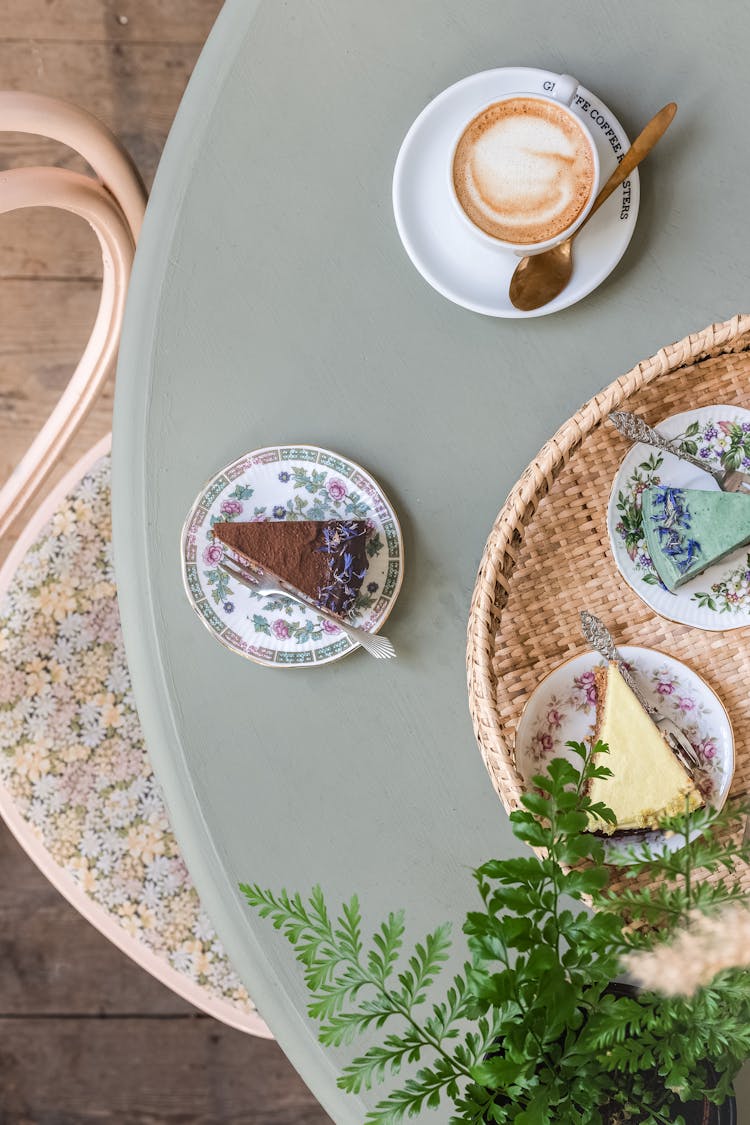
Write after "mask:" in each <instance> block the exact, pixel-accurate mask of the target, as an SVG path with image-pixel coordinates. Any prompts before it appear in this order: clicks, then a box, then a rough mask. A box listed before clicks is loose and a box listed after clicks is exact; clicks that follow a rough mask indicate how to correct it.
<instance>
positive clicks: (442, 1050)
mask: <svg viewBox="0 0 750 1125" xmlns="http://www.w3.org/2000/svg"><path fill="white" fill-rule="evenodd" d="M568 745H569V747H570V748H571V750H573V751H574V752H575V753H576V754H577V755H578V756H579V757H580V759H581V765H580V768H576V767H575V766H573V765H572V764H571V763H570V762H569V761H567V760H565V759H562V758H559V759H556V760H554V761H552V762H551V763H550V765H549V768H548V771H547V773H546V774H545V775H541V776H538V777H535V778H534V785H535V790H534V791H532V792H529V793H527V794H526V795H525V796H524V797H523V798H522V804H523V808H522V809H519V810H517V811H516V812H513V813H512V814H511V822H512V827H513V832H514V834H515V836H516V837H517V838H518V839H519V840H523V841H525V842H526V843H528V844H531V845H532V846H533V847H534V848H537V849H539V850H540V855H536V854H530V855H528V856H523V857H515V858H510V859H502V860H490V861H489V862H488V863H485V864H484V865H483V866H482V867H480V868H479V869H478V870H477V871H476V872H475V873H474V878H475V880H476V885H477V890H478V893H479V898H480V900H481V909H478V910H476V911H472V912H471V913H469V914H468V916H467V918H466V921H465V923H464V926H463V932H464V934H465V937H466V943H467V958H466V961H465V964H464V966H463V970H462V971H461V972H459V973H458V974H456V975H454V976H453V977H452V979H451V980H450V981H449V982H448V984H447V986H446V987H445V989H444V992H443V996H442V999H439V1000H437V1001H435V1000H434V999H433V998H432V996H433V991H434V990H433V985H434V984H435V982H436V979H437V977H438V976H439V974H440V973H441V970H443V969H444V967H445V962H446V961H447V959H448V954H449V950H450V947H451V928H450V926H449V925H448V924H445V925H442V926H438V927H437V929H435V930H434V931H433V932H432V933H430V934H428V935H427V937H426V938H425V939H424V940H423V941H421V942H418V943H417V944H416V946H415V947H414V949H413V951H412V952H411V953H410V954H409V955H408V956H406V955H405V954H404V953H403V944H404V933H405V918H404V912H403V911H398V912H396V913H392V914H390V915H389V916H388V918H387V919H386V920H385V921H384V922H383V923H382V925H381V926H380V927H379V928H378V929H377V930H376V931H375V933H374V934H373V935H372V936H371V937H370V939H369V940H367V941H366V940H365V938H364V937H363V934H362V920H361V914H360V908H359V902H358V900H357V897H356V896H355V897H353V898H352V899H351V900H350V901H349V902H348V903H346V904H344V905H343V907H342V908H341V910H340V911H339V912H338V913H337V914H336V915H333V914H331V912H330V911H329V910H328V908H327V906H326V903H325V900H324V896H323V893H322V891H321V890H320V888H319V887H316V888H315V889H314V890H313V891H312V894H311V895H310V896H309V899H308V900H307V901H306V902H305V901H303V899H302V897H301V895H299V894H288V893H287V892H286V891H281V892H280V893H278V894H274V893H273V892H272V891H270V890H264V889H262V888H261V887H259V886H257V885H248V884H241V890H242V891H243V893H244V895H245V896H246V898H247V901H248V903H249V904H250V905H251V906H252V907H254V908H256V909H257V910H258V911H259V913H260V915H261V916H262V917H264V918H269V919H270V920H271V921H272V922H273V924H274V926H275V927H276V928H277V929H279V930H280V931H281V932H282V933H283V934H284V936H285V937H286V938H287V939H288V941H289V942H291V944H292V945H293V946H294V949H295V952H296V956H297V959H298V960H299V961H300V962H301V964H302V966H303V972H304V977H305V982H306V985H307V988H308V990H309V993H310V1003H309V1007H308V1011H309V1014H310V1016H311V1018H312V1019H314V1020H316V1021H317V1022H318V1023H319V1025H320V1026H319V1038H320V1041H321V1042H322V1043H323V1044H324V1045H326V1046H328V1047H347V1046H349V1045H350V1044H352V1043H353V1042H354V1040H355V1039H356V1038H357V1037H358V1036H360V1035H365V1036H367V1038H368V1039H369V1040H370V1041H371V1043H370V1045H369V1046H368V1047H367V1049H366V1050H364V1051H363V1052H362V1053H360V1054H357V1055H356V1056H355V1057H354V1058H353V1059H352V1060H351V1061H350V1062H349V1063H348V1064H347V1065H345V1066H344V1068H343V1070H342V1073H341V1075H340V1077H339V1080H338V1084H339V1086H340V1087H341V1089H343V1090H345V1091H347V1092H349V1093H352V1094H356V1093H359V1092H360V1091H362V1090H363V1089H365V1090H369V1089H371V1088H372V1087H373V1086H374V1085H376V1084H381V1083H384V1082H387V1083H389V1085H390V1086H391V1088H390V1090H389V1092H388V1093H386V1095H385V1097H384V1098H382V1099H381V1100H380V1101H379V1102H378V1104H377V1105H376V1107H375V1108H374V1109H372V1110H371V1111H370V1112H369V1113H368V1115H367V1119H366V1120H367V1123H368V1125H398V1123H399V1122H402V1121H403V1120H404V1119H406V1118H408V1117H415V1116H417V1115H419V1114H421V1113H422V1112H423V1111H424V1110H426V1109H435V1108H437V1107H438V1106H439V1105H441V1104H444V1103H446V1102H447V1103H448V1104H449V1105H451V1106H452V1111H453V1113H452V1116H451V1119H450V1120H451V1122H453V1123H461V1125H470V1123H474V1125H485V1123H488V1122H500V1123H504V1122H515V1123H516V1125H546V1123H550V1125H552V1123H555V1125H581V1122H587V1123H590V1125H603V1123H605V1122H614V1121H628V1120H632V1121H638V1122H641V1123H643V1125H664V1123H667V1122H674V1121H681V1120H682V1119H681V1118H680V1117H675V1116H674V1114H673V1109H672V1107H673V1105H674V1104H675V1103H677V1102H678V1101H679V1100H680V1099H682V1100H687V1099H690V1098H698V1097H700V1098H702V1097H704V1096H706V1097H707V1098H708V1099H709V1100H711V1101H714V1102H717V1103H720V1102H721V1101H723V1100H724V1098H725V1097H726V1095H727V1093H728V1092H729V1090H730V1089H731V1082H732V1079H733V1077H734V1075H735V1074H736V1072H737V1069H738V1068H739V1066H740V1065H741V1063H742V1061H743V1060H744V1059H745V1057H747V1056H748V1055H749V1054H750V979H749V977H748V973H747V972H746V971H745V970H740V969H737V970H728V971H726V972H724V973H722V974H721V975H720V977H719V978H717V979H716V980H714V981H712V983H711V984H710V985H709V986H708V987H705V988H703V989H702V990H701V991H700V992H699V993H698V994H697V995H696V996H695V997H693V998H692V999H691V1000H687V999H684V998H682V999H680V998H666V997H661V996H659V995H657V994H655V993H641V994H640V995H629V994H620V993H618V992H613V991H612V987H611V982H612V981H613V979H614V978H615V977H616V976H617V975H618V973H619V972H620V971H621V967H622V958H623V956H626V955H627V954H628V952H629V951H631V950H633V949H637V948H644V947H648V946H649V945H653V944H654V943H656V942H662V941H665V940H668V938H669V936H670V934H671V932H672V931H673V930H674V929H675V928H676V927H678V926H680V925H681V924H684V922H685V920H686V919H687V918H688V917H690V915H691V912H692V911H695V910H700V911H710V910H712V909H714V908H716V907H717V906H718V905H720V904H722V903H725V902H728V901H735V900H740V899H741V897H742V892H741V890H740V889H739V888H738V887H737V886H736V885H735V883H734V882H733V880H732V872H733V869H734V863H735V860H736V859H737V858H740V857H742V858H747V854H746V851H745V849H743V847H742V845H735V844H732V843H727V842H726V839H725V837H726V834H727V833H726V830H727V829H728V828H731V826H732V824H733V822H734V821H736V820H737V818H738V817H739V816H740V814H741V810H738V809H737V808H729V809H726V810H724V811H722V812H721V813H717V812H716V811H715V810H713V809H711V808H708V807H707V808H704V809H702V810H700V811H698V812H695V813H693V814H691V815H688V816H685V817H682V818H674V819H673V820H671V821H669V822H667V823H666V824H665V827H666V828H667V829H668V830H670V831H676V832H680V833H681V834H683V835H684V837H685V839H686V840H688V841H689V842H688V843H686V844H685V846H683V847H682V848H681V849H680V850H679V851H677V852H673V853H665V852H663V851H659V850H646V851H645V852H644V851H643V849H640V850H639V852H638V853H636V852H632V853H631V854H630V855H627V856H625V857H623V860H622V861H621V862H622V863H625V862H627V863H628V866H627V867H626V868H625V874H626V875H627V876H628V877H629V878H630V879H631V880H632V886H631V888H630V889H629V890H628V891H626V892H625V893H624V894H622V893H617V892H615V891H614V890H610V889H609V885H610V882H611V874H612V869H611V867H608V866H607V865H606V864H605V850H604V844H603V842H602V841H601V839H599V838H598V837H597V836H595V835H592V834H591V833H589V832H587V831H586V830H585V829H586V827H587V825H588V823H589V816H590V815H592V814H594V815H596V816H598V817H599V818H602V819H603V820H605V821H607V822H609V823H614V816H613V814H612V812H611V811H610V810H609V809H607V808H606V807H605V806H603V805H601V804H597V805H594V804H593V803H592V802H591V800H590V798H589V797H588V796H587V788H588V782H589V780H590V779H591V778H593V777H606V776H610V771H609V770H608V769H607V768H606V767H604V766H601V765H596V764H595V760H596V756H597V755H599V754H601V753H602V752H604V751H606V747H604V746H602V745H601V744H599V745H597V746H596V747H594V749H593V751H587V749H586V747H585V746H584V745H582V744H579V743H569V744H568ZM599 760H601V759H599ZM609 862H611V859H610V860H609ZM699 870H700V871H703V872H705V871H706V870H708V871H712V872H719V873H720V874H719V877H718V878H717V880H716V881H714V882H712V883H708V882H706V881H705V880H703V879H702V878H700V877H699V876H698V872H699ZM618 874H621V872H618ZM644 876H647V881H646V880H645V879H644ZM571 900H572V901H573V903H574V904H578V906H577V907H575V908H573V909H571V906H570V901H571ZM588 902H593V904H594V906H595V908H596V909H595V912H594V913H593V914H592V913H591V912H590V911H589V910H588V909H586V908H585V904H586V903H588ZM372 1040H377V1041H375V1042H372ZM404 1072H407V1073H406V1075H405V1076H404Z"/></svg>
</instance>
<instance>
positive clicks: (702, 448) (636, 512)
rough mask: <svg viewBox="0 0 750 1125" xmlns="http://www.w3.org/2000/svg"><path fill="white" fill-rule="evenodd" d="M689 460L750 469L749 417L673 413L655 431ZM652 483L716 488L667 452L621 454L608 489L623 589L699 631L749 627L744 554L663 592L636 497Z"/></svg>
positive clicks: (733, 411) (708, 411) (735, 410)
mask: <svg viewBox="0 0 750 1125" xmlns="http://www.w3.org/2000/svg"><path fill="white" fill-rule="evenodd" d="M656 428H657V429H658V430H659V432H660V433H662V434H664V436H665V437H668V438H670V439H671V440H672V441H675V440H676V441H678V442H679V444H680V445H681V446H682V447H683V448H684V449H685V450H686V452H688V453H692V454H693V455H694V456H697V457H701V458H704V459H705V460H706V461H709V462H710V463H711V464H713V465H716V466H717V467H722V468H725V469H741V470H743V471H745V470H750V411H749V410H743V409H742V408H741V407H739V406H703V407H701V408H700V409H698V410H686V411H685V412H684V413H682V414H673V415H672V417H671V418H666V419H665V420H664V421H663V422H661V423H660V424H659V425H658V426H657V427H656ZM651 484H674V485H675V486H676V487H678V488H700V489H702V490H703V491H705V492H709V491H715V490H717V489H718V487H719V486H718V484H717V483H716V481H715V480H714V479H713V477H711V476H709V474H708V473H702V472H701V471H700V469H696V468H694V467H693V466H692V465H690V464H688V463H687V462H686V461H681V460H680V459H679V458H678V457H675V456H674V455H673V454H671V453H663V452H662V451H661V450H660V449H654V448H653V446H650V445H643V444H641V443H638V444H637V445H634V446H633V447H632V448H631V449H630V451H629V452H628V453H627V454H626V456H625V458H624V459H623V461H622V464H621V465H620V468H619V469H618V471H617V475H616V476H615V479H614V483H613V485H612V492H611V495H610V498H609V508H608V510H607V530H608V532H609V541H610V543H611V546H612V554H613V555H614V559H615V563H616V564H617V568H618V570H619V571H620V574H621V575H622V576H623V578H624V579H625V581H626V582H627V584H628V586H630V588H631V589H632V590H634V591H635V593H636V594H638V596H639V597H640V598H641V599H642V601H644V602H645V603H646V605H647V606H650V608H651V609H653V610H655V611H656V613H658V614H660V615H661V616H662V617H666V618H668V620H670V621H678V622H680V623H681V624H683V625H695V626H696V627H697V628H699V629H709V630H718V629H738V628H740V627H741V626H743V625H748V624H750V550H748V548H744V549H742V550H739V551H734V552H733V553H732V554H731V555H729V557H728V558H726V559H724V561H723V562H720V563H716V564H715V565H714V566H711V567H709V568H708V570H704V571H703V574H699V575H698V576H697V577H696V578H693V579H692V580H691V581H690V582H686V583H685V585H684V586H681V587H680V589H679V590H677V592H676V593H674V594H673V593H671V591H669V590H667V589H666V587H665V586H663V585H662V583H661V581H660V580H659V577H658V575H657V573H656V571H655V569H654V564H653V563H652V561H651V557H650V555H649V553H648V547H647V545H646V540H645V539H644V536H643V529H642V524H641V493H642V492H643V489H644V488H646V487H648V485H651Z"/></svg>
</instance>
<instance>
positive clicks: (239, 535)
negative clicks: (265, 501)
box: [213, 520, 370, 618]
mask: <svg viewBox="0 0 750 1125" xmlns="http://www.w3.org/2000/svg"><path fill="white" fill-rule="evenodd" d="M369 530H370V529H369V526H368V524H367V523H366V522H365V521H364V520H290V521H289V522H287V521H286V520H278V521H271V520H266V521H262V522H256V523H229V522H227V523H217V524H214V527H213V533H214V538H215V539H218V540H219V542H221V543H223V544H224V545H225V547H227V549H228V553H229V554H230V556H234V558H235V561H236V562H239V563H240V564H242V563H243V562H245V563H246V562H247V561H250V562H251V563H255V564H256V565H257V566H260V567H263V568H265V569H266V570H270V571H272V572H273V573H274V574H277V575H278V576H279V578H283V579H285V580H286V581H287V582H289V583H291V585H292V586H296V588H297V589H298V590H300V591H301V592H302V593H303V594H307V596H308V598H312V600H313V601H314V602H316V603H317V604H318V605H319V606H320V607H321V608H322V609H327V610H328V612H329V613H335V614H337V615H338V616H339V617H342V618H343V617H346V616H347V614H348V613H349V612H350V610H351V608H352V606H353V605H354V602H355V600H356V598H357V594H358V593H359V589H360V587H361V585H362V580H363V578H364V576H365V574H366V572H367V551H366V549H365V548H366V543H367V536H368V533H369Z"/></svg>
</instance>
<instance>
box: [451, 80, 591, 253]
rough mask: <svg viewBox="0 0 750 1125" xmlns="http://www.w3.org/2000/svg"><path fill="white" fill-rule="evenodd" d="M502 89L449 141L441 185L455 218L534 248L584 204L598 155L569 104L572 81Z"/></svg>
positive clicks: (556, 237)
mask: <svg viewBox="0 0 750 1125" xmlns="http://www.w3.org/2000/svg"><path fill="white" fill-rule="evenodd" d="M550 85H551V86H552V90H551V91H550V93H544V94H537V93H517V94H505V95H503V96H502V97H500V98H498V99H497V100H496V101H494V102H491V103H490V104H489V105H486V106H484V108H483V109H480V111H479V112H478V113H476V114H475V115H474V116H473V117H472V119H471V120H470V121H469V122H468V123H467V124H466V125H464V126H463V128H462V129H461V132H460V134H459V136H458V138H457V140H456V142H455V143H454V145H453V146H452V148H451V157H450V167H449V186H450V191H451V194H452V197H453V201H454V203H455V206H456V208H457V210H458V213H459V215H460V216H461V217H462V219H463V221H464V222H465V223H466V224H467V226H468V227H469V228H470V229H471V230H472V232H473V233H474V234H475V235H476V236H477V237H479V238H480V239H481V240H482V241H483V242H485V243H486V244H491V245H493V246H503V247H505V248H506V249H509V250H513V251H515V253H517V254H519V255H527V254H540V253H541V252H542V251H543V250H547V249H549V247H551V246H555V245H556V244H557V243H558V242H562V241H563V240H564V239H566V238H568V237H569V235H571V234H572V233H573V231H575V230H576V229H577V228H578V227H579V226H580V225H581V223H582V222H583V221H584V219H585V218H586V216H587V215H588V213H589V211H590V210H591V208H592V206H593V204H594V200H595V199H596V194H597V191H598V188H599V156H598V153H597V149H596V144H595V142H594V138H593V136H592V135H591V132H590V131H589V129H588V127H587V126H586V124H585V123H584V122H583V121H582V120H581V119H580V118H579V117H578V116H577V115H576V114H575V113H574V112H573V110H572V109H571V108H570V103H571V102H572V100H573V98H574V96H575V93H576V90H577V88H578V84H577V82H576V80H575V79H574V78H571V77H569V76H568V75H561V76H560V77H559V78H557V79H556V80H555V81H554V82H551V83H550Z"/></svg>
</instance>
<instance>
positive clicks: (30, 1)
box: [0, 0, 221, 45]
mask: <svg viewBox="0 0 750 1125" xmlns="http://www.w3.org/2000/svg"><path fill="white" fill-rule="evenodd" d="M220 10H221V0H84V2H82V0H3V14H2V22H0V35H2V37H3V39H20V40H30V39H34V40H52V41H55V42H71V41H73V42H75V41H88V42H96V41H101V40H111V41H113V42H118V43H122V42H125V43H127V42H136V41H137V42H141V43H164V42H168V43H195V44H198V45H200V44H202V43H203V41H204V40H205V38H206V36H207V35H208V33H209V31H210V30H211V27H212V25H213V22H214V20H215V19H216V16H217V15H218V14H219V11H220Z"/></svg>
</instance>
